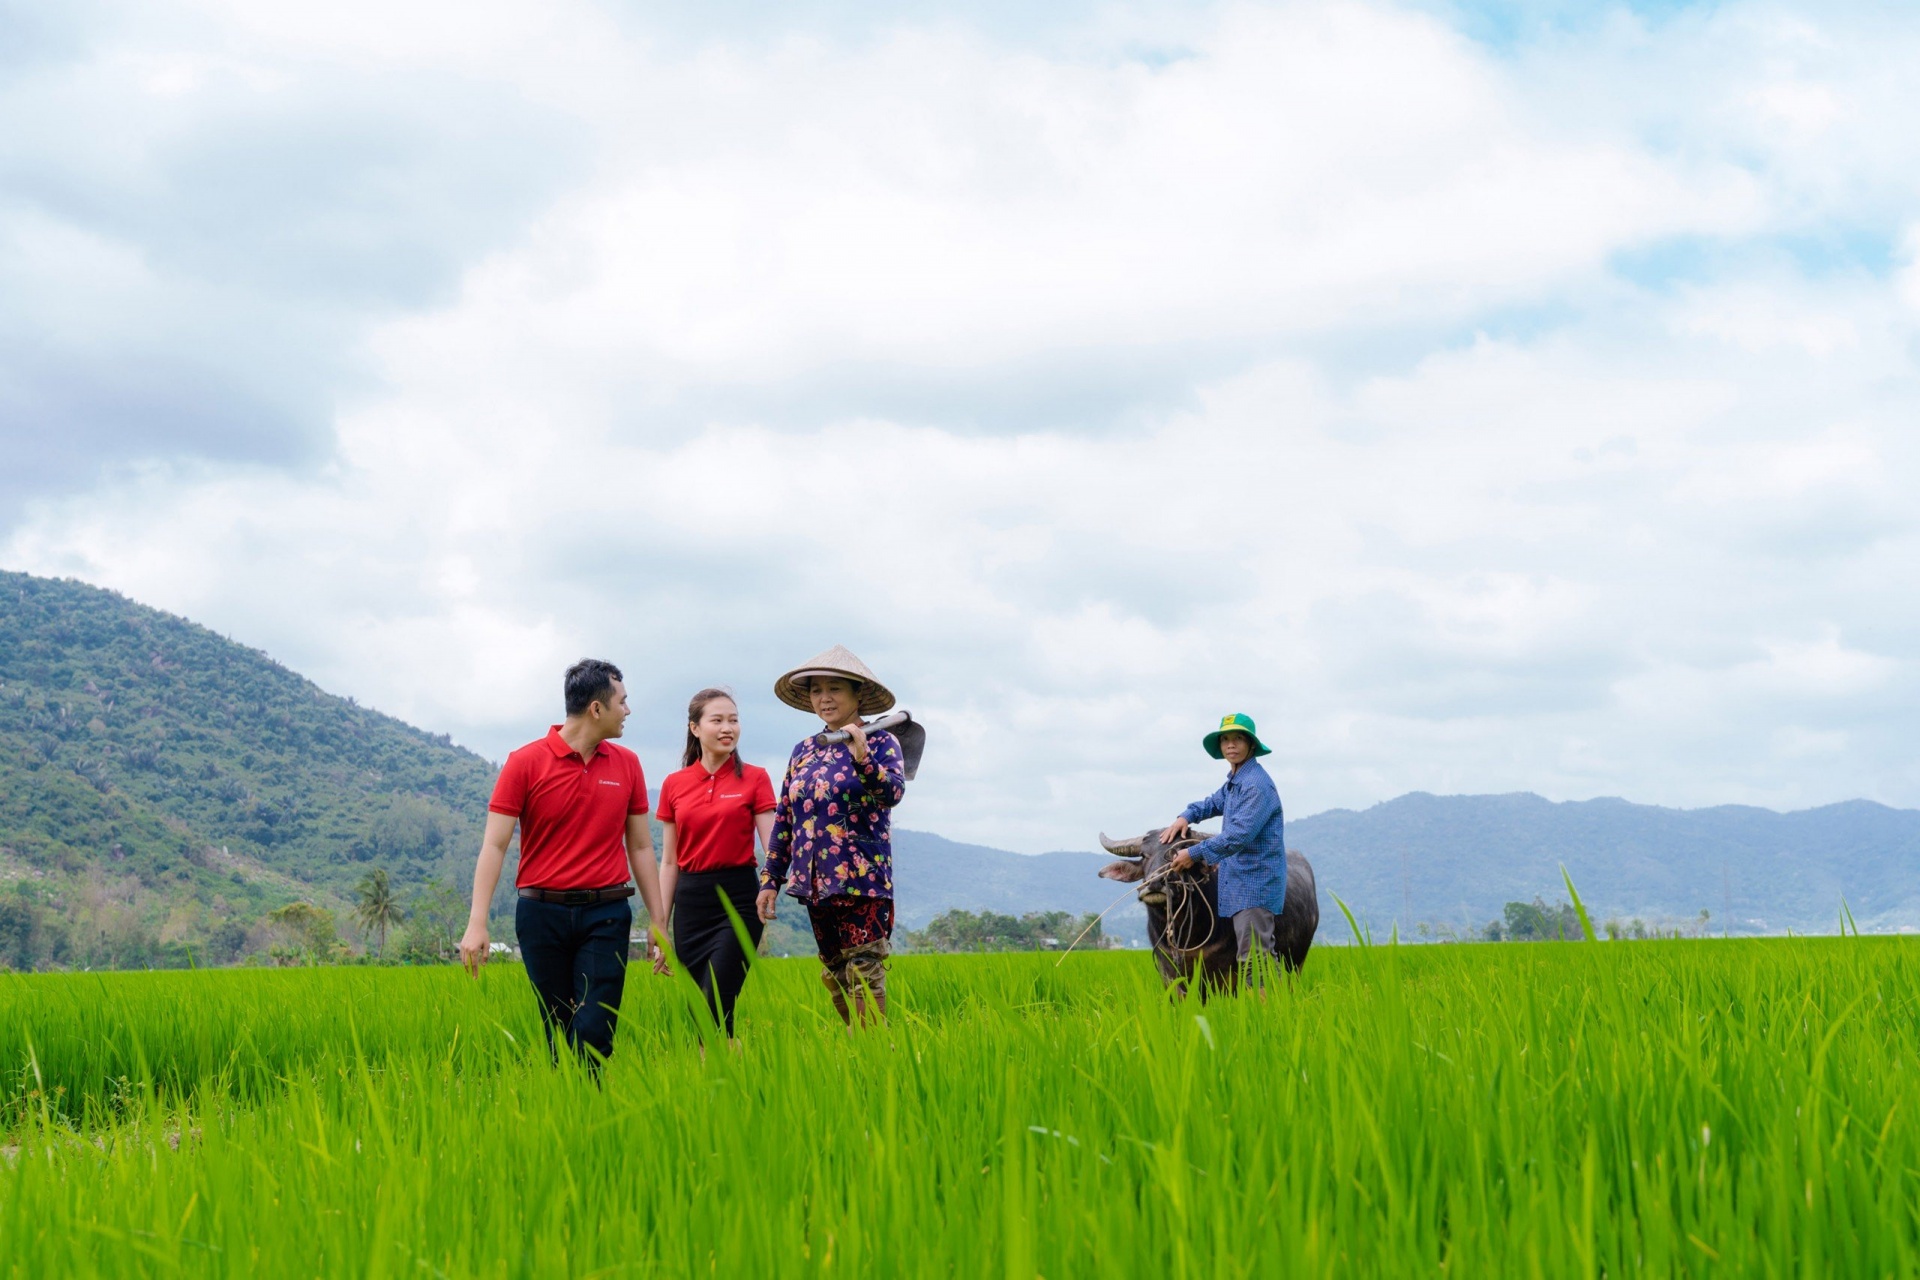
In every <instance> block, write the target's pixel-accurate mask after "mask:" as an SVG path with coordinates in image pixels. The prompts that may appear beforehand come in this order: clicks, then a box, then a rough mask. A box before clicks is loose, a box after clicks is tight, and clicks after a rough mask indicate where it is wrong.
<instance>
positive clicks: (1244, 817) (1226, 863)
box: [1185, 760, 1287, 916]
mask: <svg viewBox="0 0 1920 1280" xmlns="http://www.w3.org/2000/svg"><path fill="white" fill-rule="evenodd" d="M1185 816H1186V819H1187V821H1188V822H1205V821H1206V820H1207V819H1208V818H1221V819H1223V821H1222V822H1221V823H1220V834H1219V835H1217V836H1210V837H1208V838H1207V839H1205V840H1202V841H1201V842H1200V843H1199V844H1197V845H1195V846H1193V848H1191V849H1189V850H1188V851H1187V852H1189V853H1191V854H1192V855H1193V856H1194V857H1196V858H1199V859H1201V860H1202V861H1205V862H1209V863H1212V864H1214V865H1215V866H1218V867H1219V868H1220V914H1221V915H1222V916H1231V915H1233V914H1235V913H1236V912H1240V911H1245V910H1246V909H1247V908H1248V907H1265V908H1266V909H1267V910H1269V911H1271V912H1273V914H1274V915H1276V916H1277V915H1279V914H1280V911H1281V909H1282V908H1284V907H1285V906H1286V905H1287V841H1286V835H1285V831H1284V827H1285V822H1284V819H1283V817H1282V815H1281V812H1280V792H1279V791H1278V790H1277V789H1276V788H1275V787H1274V785H1273V779H1272V778H1269V777H1268V776H1267V771H1266V770H1265V769H1263V768H1261V767H1260V762H1259V761H1258V760H1249V761H1247V762H1246V763H1245V764H1243V765H1241V766H1240V767H1239V768H1238V769H1235V770H1234V771H1233V772H1232V773H1231V774H1230V775H1228V777H1227V782H1226V785H1225V786H1223V787H1221V788H1220V789H1219V790H1218V791H1216V792H1214V793H1213V794H1212V795H1210V796H1208V797H1207V798H1206V799H1205V800H1196V801H1194V802H1193V803H1192V804H1190V805H1188V806H1187V807H1186V810H1185Z"/></svg>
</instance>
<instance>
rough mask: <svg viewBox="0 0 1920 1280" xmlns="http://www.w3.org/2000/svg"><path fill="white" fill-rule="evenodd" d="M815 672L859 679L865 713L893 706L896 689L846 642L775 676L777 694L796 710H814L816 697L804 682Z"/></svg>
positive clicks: (870, 713)
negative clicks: (879, 675)
mask: <svg viewBox="0 0 1920 1280" xmlns="http://www.w3.org/2000/svg"><path fill="white" fill-rule="evenodd" d="M811 676H845V677H846V678H847V679H849V680H858V681H859V682H860V706H859V711H860V714H861V715H863V716H877V715H879V714H880V713H881V712H882V711H889V710H892V708H893V691H892V690H891V689H888V688H887V686H885V685H883V684H881V683H880V681H879V679H878V678H877V677H875V676H874V674H873V672H872V671H869V670H868V669H867V664H866V663H864V662H862V661H860V659H858V658H856V657H855V656H854V655H853V650H851V649H849V648H847V646H845V645H843V644H837V645H835V646H833V648H831V649H829V650H827V651H826V652H825V653H821V654H816V655H814V656H813V657H811V658H809V659H807V660H806V661H805V662H803V663H801V664H800V665H799V666H797V667H795V668H794V669H793V670H791V671H789V672H787V674H785V675H783V676H781V677H780V678H779V679H778V680H775V681H774V682H773V696H774V697H776V698H778V699H780V701H782V702H784V703H786V704H787V705H788V706H790V707H792V708H794V709H795V710H798V711H812V710H813V701H812V699H810V698H808V697H807V690H806V686H805V685H804V684H803V683H802V682H803V681H805V680H806V679H808V678H809V677H811Z"/></svg>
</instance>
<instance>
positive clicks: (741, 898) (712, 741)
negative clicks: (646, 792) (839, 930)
mask: <svg viewBox="0 0 1920 1280" xmlns="http://www.w3.org/2000/svg"><path fill="white" fill-rule="evenodd" d="M739 745H740V708H739V707H737V706H735V705H734V701H733V698H732V696H731V695H729V694H728V693H727V691H726V690H725V689H702V690H701V691H700V692H699V693H696V694H694V695H693V701H692V702H691V703H689V704H688V705H687V749H686V753H685V754H684V755H683V756H682V757H681V763H682V764H684V765H685V766H686V768H684V769H682V770H680V772H678V773H676V774H672V775H671V776H669V777H668V778H667V780H666V781H665V782H663V783H661V784H660V805H659V808H658V809H657V810H656V811H655V816H656V817H658V818H659V819H660V826H661V829H662V831H663V832H664V834H665V857H664V860H663V862H662V863H661V866H660V896H661V898H662V899H664V900H665V901H666V902H668V903H671V904H672V907H671V910H672V913H673V915H672V919H673V949H674V951H675V953H676V954H678V955H679V957H680V963H681V964H684V965H685V966H686V967H687V971H688V972H689V973H691V974H692V975H693V977H694V981H696V982H698V983H699V984H700V993H701V994H702V995H704V996H705V997H706V998H707V1008H708V1009H709V1010H710V1011H711V1012H712V1013H713V1016H714V1018H715V1019H716V1020H717V1021H719V1023H720V1024H721V1025H722V1026H724V1027H725V1028H726V1032H727V1038H728V1039H732V1038H733V1003H734V1001H735V1000H736V999H738V998H739V996H740V988H741V986H742V985H743V984H744V983H745V982H746V980H747V964H748V957H747V953H746V952H745V950H743V949H742V947H741V946H740V938H739V936H738V935H737V934H735V933H734V930H733V922H732V921H731V920H729V919H728V918H727V911H726V908H725V907H724V906H722V905H721V897H722V895H724V896H725V898H726V901H727V902H729V903H731V904H732V905H733V910H734V913H735V914H736V915H738V916H739V917H740V922H741V923H742V924H744V925H745V926H746V928H747V936H748V937H750V938H752V939H753V945H754V946H756V947H757V946H759V945H760V931H761V930H762V929H763V928H764V927H765V926H763V925H762V924H761V922H760V916H759V913H758V912H757V911H755V910H754V893H755V890H757V889H758V888H759V872H758V869H757V868H756V867H755V865H754V860H753V837H754V834H755V832H756V831H757V832H758V833H759V836H760V843H761V845H762V846H763V847H764V846H765V845H766V843H767V840H768V839H769V838H770V837H771V835H772V833H773V808H774V802H773V782H772V780H771V779H769V778H768V777H767V771H766V770H765V769H762V768H760V767H759V766H757V765H751V764H747V763H745V762H743V761H742V760H741V759H740V755H739V753H738V751H737V750H735V748H737V747H738V746H739Z"/></svg>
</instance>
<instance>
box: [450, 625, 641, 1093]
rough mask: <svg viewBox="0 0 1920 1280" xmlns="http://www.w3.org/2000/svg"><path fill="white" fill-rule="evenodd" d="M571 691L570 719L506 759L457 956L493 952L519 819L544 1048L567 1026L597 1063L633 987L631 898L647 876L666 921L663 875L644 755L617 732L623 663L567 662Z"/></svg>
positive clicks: (578, 1047) (523, 893) (481, 957)
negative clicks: (495, 920) (491, 916)
mask: <svg viewBox="0 0 1920 1280" xmlns="http://www.w3.org/2000/svg"><path fill="white" fill-rule="evenodd" d="M565 690H566V706H567V719H566V723H564V724H557V725H554V726H553V727H552V728H551V729H549V730H548V731H547V736H546V737H544V738H542V739H540V740H539V741H538V742H530V743H528V744H527V745H526V746H524V747H521V748H520V749H519V750H517V751H515V752H514V753H513V754H512V755H510V756H508V757H507V762H506V764H504V765H503V766H501V769H500V779H499V781H498V782H496V783H495V784H494V788H493V799H492V800H490V801H488V803H487V831H486V836H485V838H484V839H482V841H481V843H480V860H479V862H478V863H477V864H476V865H475V867H474V869H473V908H472V911H471V913H470V914H469V915H468V917H467V932H466V936H465V937H463V938H461V939H460V960H461V962H462V963H463V964H465V965H466V966H467V971H468V972H469V973H473V974H475V975H478V973H479V972H480V966H481V965H482V964H484V963H485V962H486V959H487V943H488V937H487V914H488V909H489V907H490V906H491V904H492V902H493V891H494V888H495V886H497V885H498V884H499V883H500V868H501V865H502V864H503V863H504V862H505V861H506V857H507V844H508V842H509V841H511V840H512V839H513V829H514V826H515V824H516V823H517V824H518V825H519V827H520V874H519V876H518V878H517V879H516V880H515V883H516V884H517V885H518V887H519V890H520V902H519V905H518V908H517V909H516V911H515V913H514V930H515V932H516V933H517V934H518V935H519V939H520V955H521V958H522V959H523V960H524V961H525V962H526V966H527V977H528V978H529V979H530V980H531V981H532V982H533V989H534V991H535V992H537V993H538V994H539V997H540V1014H541V1018H542V1020H543V1021H544V1022H545V1024H546V1029H547V1046H548V1048H549V1049H551V1048H552V1047H553V1032H554V1028H555V1027H558V1028H560V1030H561V1033H562V1035H563V1036H564V1037H565V1039H566V1042H567V1044H568V1046H569V1047H571V1048H572V1049H573V1050H574V1051H575V1052H576V1053H579V1054H580V1055H581V1056H582V1057H583V1058H584V1059H585V1060H586V1062H587V1063H588V1064H589V1065H590V1066H594V1067H596V1068H597V1067H598V1064H599V1063H600V1062H601V1061H602V1060H604V1059H605V1058H607V1057H608V1056H609V1055H611V1054H612V1053H613V1031H614V1027H615V1025H616V1024H617V1023H618V1021H619V1018H620V997H621V995H622V993H623V992H624V991H625V989H626V980H627V937H628V935H629V934H630V933H631V932H632V931H633V907H632V905H631V904H630V903H629V902H628V901H627V899H629V898H631V897H632V896H633V886H634V884H637V885H639V886H640V897H641V900H642V901H644V902H645V903H646V904H647V915H648V917H649V918H650V919H652V920H656V921H657V920H660V919H662V918H663V915H662V912H661V910H660V879H659V871H658V869H657V868H656V867H655V866H654V861H653V833H652V832H651V831H650V830H649V829H648V826H647V780H646V777H645V775H644V774H642V773H641V771H640V759H639V757H638V756H636V755H634V754H633V752H631V751H629V750H627V749H626V748H625V747H622V746H619V745H617V744H615V743H613V742H612V741H610V739H613V738H617V737H619V736H620V734H621V732H622V730H623V729H624V727H625V725H626V720H627V690H626V686H625V684H624V683H623V682H622V678H621V675H620V668H618V667H616V666H614V665H613V664H612V663H611V662H601V661H599V660H598V659H594V658H586V659H583V660H581V661H579V662H576V663H574V664H573V666H571V667H569V668H567V676H566V684H565ZM629 872H631V873H632V877H633V884H629V883H628V881H627V877H628V873H629ZM589 1050H591V1052H588V1051H589Z"/></svg>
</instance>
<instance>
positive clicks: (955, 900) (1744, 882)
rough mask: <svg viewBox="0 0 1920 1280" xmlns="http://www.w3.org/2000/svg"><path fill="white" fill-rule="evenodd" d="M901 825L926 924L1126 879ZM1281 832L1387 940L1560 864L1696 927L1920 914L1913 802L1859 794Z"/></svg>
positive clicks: (1328, 927)
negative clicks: (1778, 802) (959, 911)
mask: <svg viewBox="0 0 1920 1280" xmlns="http://www.w3.org/2000/svg"><path fill="white" fill-rule="evenodd" d="M1114 834H1119V833H1114ZM1129 834H1132V833H1129ZM896 842H897V847H898V852H897V857H898V861H899V872H898V875H897V877H896V879H897V881H898V884H899V887H898V889H897V890H896V892H897V893H898V895H899V904H900V905H899V910H900V915H901V918H902V919H903V920H911V921H914V922H915V923H920V922H924V920H925V919H927V918H930V917H931V916H933V915H934V914H937V913H938V912H939V911H941V910H946V909H948V908H951V907H965V908H967V909H969V910H974V911H980V910H993V911H1002V912H1014V913H1017V912H1018V910H1020V909H1022V908H1021V906H1020V904H1022V903H1025V904H1031V905H1029V906H1027V907H1026V908H1025V909H1028V910H1031V909H1033V908H1034V907H1035V906H1047V907H1052V908H1058V909H1066V910H1073V911H1087V910H1099V909H1101V908H1103V907H1105V906H1106V905H1108V904H1109V903H1111V902H1112V900H1113V898H1114V896H1115V893H1116V891H1118V890H1119V889H1120V888H1121V886H1118V885H1113V884H1111V882H1109V881H1106V880H1101V879H1098V878H1097V875H1096V873H1097V872H1098V871H1099V869H1100V867H1101V866H1103V865H1105V864H1106V863H1107V862H1108V861H1110V860H1111V859H1109V858H1108V857H1107V856H1106V855H1104V854H1101V853H1093V852H1086V853H1048V854H1042V855H1040V856H1038V857H1027V856H1023V855H1021V854H1014V853H1005V852H1001V851H998V850H992V849H982V848H978V847H976V846H970V845H960V844H954V843H952V842H950V841H946V840H942V839H940V838H939V837H937V836H930V835H925V834H922V833H919V832H901V833H899V834H898V835H897V836H896ZM1287 845H1288V847H1289V848H1292V849H1297V850H1299V851H1301V852H1302V853H1304V854H1305V855H1306V856H1307V857H1308V858H1309V859H1311V861H1312V862H1313V866H1314V873H1315V876H1316V878H1317V879H1318V881H1319V886H1320V917H1321V926H1320V927H1321V936H1322V937H1323V938H1328V939H1343V938H1345V937H1346V936H1347V935H1348V933H1349V930H1348V928H1347V925H1346V921H1345V918H1344V916H1343V915H1342V913H1341V912H1340V909H1339V907H1338V905H1337V904H1336V902H1335V897H1336V896H1337V897H1338V898H1339V900H1340V901H1342V902H1344V903H1345V904H1346V905H1347V907H1348V909H1349V910H1351V911H1352V912H1353V913H1354V916H1355V918H1356V919H1357V920H1358V921H1359V922H1360V924H1361V926H1362V927H1363V928H1365V929H1367V930H1369V931H1370V932H1371V933H1372V934H1373V936H1374V937H1375V938H1376V939H1384V938H1386V937H1388V936H1390V934H1391V932H1392V931H1393V929H1394V928H1395V927H1396V926H1397V927H1398V929H1399V931H1400V935H1401V936H1402V937H1403V938H1407V939H1409V940H1418V939H1419V938H1421V937H1423V936H1425V937H1443V936H1455V937H1459V936H1465V935H1467V934H1469V933H1473V932H1477V931H1478V930H1480V929H1482V928H1484V927H1485V925H1486V924H1487V923H1488V922H1490V921H1492V920H1494V919H1497V918H1498V917H1499V916H1500V915H1501V912H1502V909H1503V908H1504V906H1505V904H1506V903H1508V902H1510V901H1516V900H1518V901H1528V900H1531V899H1532V898H1534V897H1535V896H1539V897H1541V898H1543V899H1545V900H1546V901H1547V902H1549V903H1552V902H1555V901H1561V900H1564V899H1565V898H1566V896H1567V893H1566V888H1565V884H1564V882H1563V881H1562V879H1561V871H1560V869H1561V867H1562V866H1564V867H1565V868H1566V871H1567V874H1568V875H1570V876H1571V877H1572V878H1573V884H1574V888H1575V889H1576V890H1578V891H1579V894H1580V897H1581V900H1582V902H1583V903H1584V904H1585V905H1586V907H1587V909H1588V911H1589V913H1590V914H1591V915H1592V916H1593V918H1594V919H1595V921H1596V922H1597V923H1604V922H1605V921H1606V920H1607V919H1609V918H1611V919H1615V920H1618V921H1619V922H1621V923H1623V924H1628V923H1630V922H1631V921H1632V920H1634V919H1638V920H1640V921H1641V922H1642V923H1643V925H1645V926H1647V927H1649V928H1652V927H1662V928H1667V929H1673V928H1682V927H1684V928H1687V929H1689V930H1693V931H1700V930H1701V927H1702V926H1701V921H1700V913H1701V912H1702V911H1706V912H1708V913H1709V918H1708V920H1707V921H1706V922H1705V930H1706V931H1710V932H1713V933H1716V934H1717V933H1720V932H1721V931H1722V930H1723V929H1724V930H1730V931H1731V932H1733V933H1736V934H1740V933H1748V934H1753V933H1781V932H1785V931H1786V930H1788V929H1792V930H1794V931H1796V932H1809V933H1811V932H1822V933H1831V932H1835V931H1837V930H1838V929H1839V927H1840V916H1841V904H1842V901H1843V900H1844V902H1845V903H1846V905H1847V907H1848V909H1849V910H1850V911H1851V912H1852V915H1853V919H1854V922H1855V923H1856V924H1857V925H1858V927H1859V928H1861V929H1863V930H1868V931H1884V932H1892V931H1895V930H1904V929H1920V811H1915V810H1911V809H1890V808H1887V807H1886V806H1885V805H1880V804H1874V803H1872V802H1870V801H1866V800H1850V801H1847V802H1846V803H1844V804H1834V805H1827V806H1824V807H1822V808H1818V809H1807V810H1803V811H1800V812H1797V813H1775V812H1773V811H1772V810H1770V809H1755V808H1747V807H1744V806H1736V805H1726V806H1721V807H1718V808H1712V809H1663V808H1658V807H1655V806H1652V805H1639V804H1629V803H1628V802H1626V801H1625V800H1612V799H1607V800H1587V801H1577V802H1569V803H1559V804H1556V803H1554V802H1553V801H1550V800H1543V799H1541V798H1540V797H1539V796H1536V795H1532V794H1529V793H1520V794H1514V795H1494V796H1434V795H1427V794H1425V793H1422V792H1415V793H1413V794H1411V795H1405V796H1401V797H1400V798H1399V799H1397V800H1389V801H1386V802H1385V803H1383V804H1377V805H1374V806H1373V807H1372V808H1370V809H1365V810H1359V811H1355V810H1352V809H1333V810H1329V811H1327V812H1325V813H1317V814H1314V815H1312V816H1310V817H1306V818H1301V819H1296V820H1294V821H1292V822H1289V823H1288V824H1287ZM1109 919H1110V920H1111V921H1114V922H1116V923H1117V925H1118V926H1119V927H1118V928H1117V930H1116V931H1117V932H1119V933H1121V934H1122V935H1123V936H1130V935H1134V934H1137V933H1138V932H1139V930H1140V928H1141V927H1142V924H1143V917H1141V916H1140V914H1139V910H1138V908H1137V906H1135V905H1134V904H1132V903H1131V902H1128V903H1126V904H1125V905H1124V906H1123V907H1122V908H1120V909H1119V910H1116V911H1115V912H1114V914H1113V916H1111V917H1109ZM1422 925H1424V926H1426V929H1425V931H1424V933H1423V932H1422V930H1421V926H1422Z"/></svg>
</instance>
